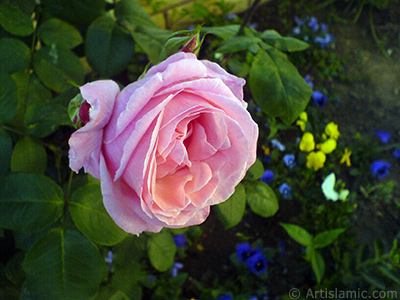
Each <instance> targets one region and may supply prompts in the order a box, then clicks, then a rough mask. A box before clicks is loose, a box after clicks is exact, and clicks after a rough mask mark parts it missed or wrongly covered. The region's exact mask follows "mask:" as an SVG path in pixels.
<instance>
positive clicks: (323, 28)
mask: <svg viewBox="0 0 400 300" xmlns="http://www.w3.org/2000/svg"><path fill="white" fill-rule="evenodd" d="M321 30H322V31H325V32H327V31H328V25H326V24H325V23H322V24H321Z"/></svg>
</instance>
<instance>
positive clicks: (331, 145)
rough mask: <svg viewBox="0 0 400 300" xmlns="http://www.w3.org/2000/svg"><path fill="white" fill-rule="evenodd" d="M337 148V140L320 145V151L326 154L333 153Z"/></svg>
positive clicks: (328, 140) (330, 140) (329, 140)
mask: <svg viewBox="0 0 400 300" xmlns="http://www.w3.org/2000/svg"><path fill="white" fill-rule="evenodd" d="M336 146H337V142H336V140H335V139H332V138H330V139H327V140H326V141H325V142H323V143H322V144H320V145H319V147H318V148H319V149H320V150H321V151H322V152H324V153H325V154H329V153H332V152H333V150H335V149H336Z"/></svg>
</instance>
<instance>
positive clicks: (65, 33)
mask: <svg viewBox="0 0 400 300" xmlns="http://www.w3.org/2000/svg"><path fill="white" fill-rule="evenodd" d="M38 35H39V38H40V39H41V40H42V41H43V43H45V44H46V45H47V46H51V45H53V44H55V45H56V46H57V47H59V48H67V49H72V48H75V47H76V46H78V45H80V44H81V43H82V42H83V39H82V36H81V34H80V32H79V31H78V30H77V29H76V28H75V27H74V26H72V25H71V24H69V23H67V22H65V21H63V20H60V19H55V18H53V19H49V20H47V21H45V22H43V23H42V24H41V25H40V27H39V29H38Z"/></svg>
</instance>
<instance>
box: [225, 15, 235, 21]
mask: <svg viewBox="0 0 400 300" xmlns="http://www.w3.org/2000/svg"><path fill="white" fill-rule="evenodd" d="M236 17H237V15H236V14H235V13H229V14H227V15H226V17H225V18H226V19H227V20H234V19H235V18H236Z"/></svg>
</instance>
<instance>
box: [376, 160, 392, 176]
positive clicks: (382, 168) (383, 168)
mask: <svg viewBox="0 0 400 300" xmlns="http://www.w3.org/2000/svg"><path fill="white" fill-rule="evenodd" d="M389 168H390V163H388V162H385V161H382V160H376V161H374V162H373V163H372V164H371V172H372V174H374V175H375V176H376V177H378V179H382V178H383V177H385V176H386V175H387V174H388V173H389Z"/></svg>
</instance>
